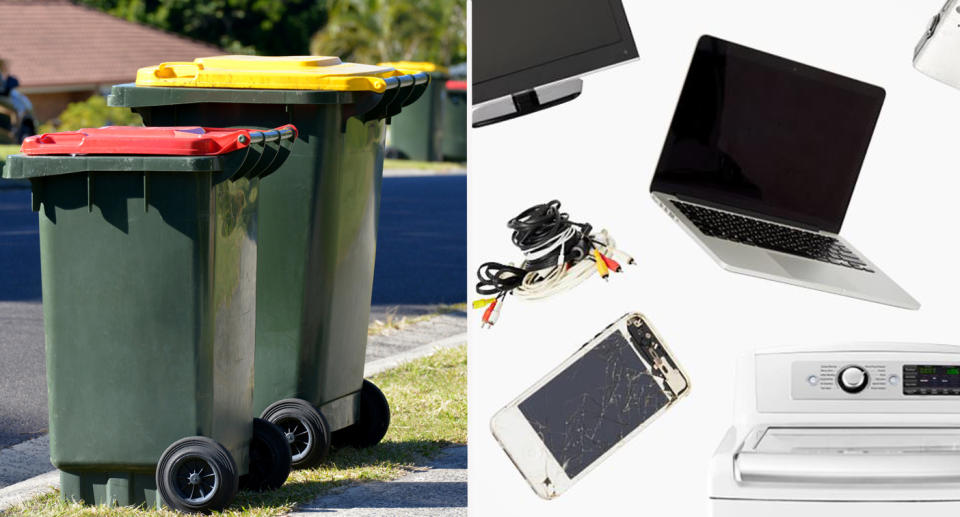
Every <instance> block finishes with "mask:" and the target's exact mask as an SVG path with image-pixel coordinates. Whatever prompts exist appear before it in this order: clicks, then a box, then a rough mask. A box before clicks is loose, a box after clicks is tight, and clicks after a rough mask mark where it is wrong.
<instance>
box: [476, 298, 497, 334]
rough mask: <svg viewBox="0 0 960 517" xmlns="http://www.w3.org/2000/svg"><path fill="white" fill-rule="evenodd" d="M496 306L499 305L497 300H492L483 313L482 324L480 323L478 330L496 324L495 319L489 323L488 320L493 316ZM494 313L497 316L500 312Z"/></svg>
mask: <svg viewBox="0 0 960 517" xmlns="http://www.w3.org/2000/svg"><path fill="white" fill-rule="evenodd" d="M498 305H500V303H499V300H497V299H494V300H493V302H491V303H490V305H488V306H487V310H485V311H483V322H482V323H480V328H485V327H492V326H493V324H494V323H496V319H494V320H493V321H492V322H491V321H490V318H491V316H493V313H494V310H495V309H496V308H497V306H498ZM496 312H497V313H498V314H499V312H500V311H499V310H497V311H496Z"/></svg>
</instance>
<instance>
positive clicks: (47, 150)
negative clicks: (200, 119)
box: [20, 125, 296, 156]
mask: <svg viewBox="0 0 960 517" xmlns="http://www.w3.org/2000/svg"><path fill="white" fill-rule="evenodd" d="M287 128H290V129H294V131H296V129H295V128H294V127H293V126H291V125H287V126H282V127H279V128H277V130H283V129H287ZM251 131H259V130H255V129H227V128H213V127H200V126H183V127H129V126H107V127H101V128H95V129H92V128H91V129H79V130H77V131H64V132H61V133H45V134H42V135H37V136H31V137H29V138H27V139H26V140H24V141H23V144H22V145H21V146H20V152H22V153H23V154H26V155H28V156H38V155H57V154H126V155H137V154H143V155H168V156H210V155H217V154H225V153H229V152H232V151H236V150H237V149H243V148H244V147H247V146H248V145H250V142H251V138H250V132H251ZM241 137H244V138H241Z"/></svg>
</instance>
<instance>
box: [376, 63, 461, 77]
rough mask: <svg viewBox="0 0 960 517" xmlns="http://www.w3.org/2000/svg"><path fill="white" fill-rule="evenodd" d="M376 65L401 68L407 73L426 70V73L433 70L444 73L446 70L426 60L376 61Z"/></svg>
mask: <svg viewBox="0 0 960 517" xmlns="http://www.w3.org/2000/svg"><path fill="white" fill-rule="evenodd" d="M378 65H379V66H389V67H390V68H396V69H397V70H403V71H404V72H407V73H417V72H427V73H428V74H432V73H433V72H440V73H446V71H447V69H446V68H444V67H442V66H438V65H436V64H434V63H428V62H426V61H390V62H387V63H378Z"/></svg>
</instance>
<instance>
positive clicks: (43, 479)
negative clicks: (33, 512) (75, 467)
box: [0, 470, 60, 512]
mask: <svg viewBox="0 0 960 517" xmlns="http://www.w3.org/2000/svg"><path fill="white" fill-rule="evenodd" d="M59 486H60V472H58V471H56V470H54V471H51V472H47V473H46V474H41V475H39V476H36V477H32V478H30V479H28V480H26V481H21V482H19V483H16V484H14V485H10V486H8V487H6V488H2V489H0V512H4V511H6V510H7V509H9V508H11V507H13V506H16V505H18V504H20V503H22V502H24V501H28V500H30V499H33V498H34V497H36V496H38V495H43V494H45V493H47V492H49V491H51V490H53V489H55V488H58V487H59Z"/></svg>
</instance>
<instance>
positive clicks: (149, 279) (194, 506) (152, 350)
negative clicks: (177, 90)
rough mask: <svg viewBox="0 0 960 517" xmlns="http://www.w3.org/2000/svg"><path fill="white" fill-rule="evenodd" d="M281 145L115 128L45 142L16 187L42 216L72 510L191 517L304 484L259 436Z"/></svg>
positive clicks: (56, 445) (259, 135) (54, 443)
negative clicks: (266, 193) (264, 221)
mask: <svg viewBox="0 0 960 517" xmlns="http://www.w3.org/2000/svg"><path fill="white" fill-rule="evenodd" d="M295 136H296V130H295V129H294V128H293V127H292V126H288V127H283V128H278V129H277V130H275V131H265V132H262V131H247V130H233V129H231V130H223V129H213V128H204V127H178V128H153V127H147V128H143V127H138V128H128V127H107V128H100V129H81V130H79V131H74V132H64V133H51V134H44V135H40V136H35V137H30V138H28V139H27V140H26V141H25V142H24V144H23V146H22V148H21V152H22V153H23V154H18V155H14V156H10V157H9V158H8V160H7V162H6V164H5V165H4V169H3V177H5V178H21V179H28V180H29V181H30V183H31V188H32V194H33V209H34V210H35V211H37V212H39V219H40V251H41V275H42V285H43V288H42V289H43V313H44V330H45V332H46V366H47V387H48V395H49V409H50V420H49V422H50V458H51V462H52V463H53V465H54V466H55V467H57V469H59V470H60V485H61V495H62V497H64V498H65V499H67V500H75V501H81V502H83V503H86V504H107V505H144V506H146V507H148V508H159V507H160V506H161V505H162V504H163V503H165V504H166V505H167V506H169V507H170V508H173V509H176V510H180V511H186V512H206V511H209V510H216V509H220V508H223V507H225V506H226V505H228V504H229V503H230V501H231V500H232V499H233V497H234V495H235V494H236V491H237V490H238V487H239V488H250V489H257V490H263V489H272V488H277V487H279V486H280V485H282V484H283V482H284V481H285V480H286V478H287V475H288V474H289V472H290V462H291V453H290V450H289V447H288V446H287V443H286V439H285V437H284V435H283V432H282V431H281V430H280V429H279V428H278V427H277V426H276V425H273V424H271V423H269V422H266V421H263V420H260V419H253V418H252V417H251V415H252V409H253V381H254V377H253V376H254V371H253V367H254V363H253V357H254V345H255V341H254V338H255V336H254V318H253V313H254V312H255V310H256V303H255V302H256V268H257V197H258V193H259V192H258V191H259V183H260V178H262V177H264V176H265V175H267V174H270V173H271V172H273V171H275V170H276V169H277V168H278V167H279V166H280V165H281V164H282V163H283V160H284V159H285V158H286V157H287V155H289V153H290V147H291V143H292V141H293V138H294V137H295Z"/></svg>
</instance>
